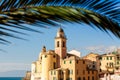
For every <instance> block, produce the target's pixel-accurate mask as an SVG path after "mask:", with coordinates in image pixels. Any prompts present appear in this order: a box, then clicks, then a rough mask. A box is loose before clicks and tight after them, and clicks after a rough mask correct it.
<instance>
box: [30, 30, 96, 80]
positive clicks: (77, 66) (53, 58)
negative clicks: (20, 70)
mask: <svg viewBox="0 0 120 80" xmlns="http://www.w3.org/2000/svg"><path fill="white" fill-rule="evenodd" d="M66 43H67V38H66V36H65V34H64V31H63V29H62V28H60V29H59V30H58V32H57V36H56V37H55V50H48V51H47V50H46V47H45V46H44V47H43V49H42V51H41V52H40V55H39V59H38V60H37V61H35V62H33V63H32V65H31V80H98V76H97V75H98V72H97V70H96V69H93V68H92V67H90V66H91V65H92V63H93V62H92V61H91V60H86V59H81V58H80V56H77V55H74V54H68V53H67V46H66Z"/></svg>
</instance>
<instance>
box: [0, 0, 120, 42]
mask: <svg viewBox="0 0 120 80" xmlns="http://www.w3.org/2000/svg"><path fill="white" fill-rule="evenodd" d="M119 4H120V3H119V2H118V1H116V0H0V43H1V44H6V43H10V41H8V40H6V39H4V36H7V37H13V38H18V39H23V38H20V37H17V36H16V35H14V33H19V34H23V35H25V34H26V33H22V32H21V31H20V29H22V30H28V31H34V32H40V31H38V30H36V29H33V28H30V27H28V26H25V25H24V24H28V25H33V26H40V27H45V25H52V26H58V25H59V23H63V22H70V23H71V22H76V23H85V24H88V25H90V26H91V27H93V28H96V27H97V28H99V29H100V30H101V31H104V32H107V33H108V31H110V32H112V33H113V34H114V35H115V36H116V37H118V38H120V7H119ZM9 32H12V33H9Z"/></svg>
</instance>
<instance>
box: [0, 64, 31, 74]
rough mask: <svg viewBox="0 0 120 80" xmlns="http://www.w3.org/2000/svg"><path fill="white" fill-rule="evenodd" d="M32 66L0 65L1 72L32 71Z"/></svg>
mask: <svg viewBox="0 0 120 80" xmlns="http://www.w3.org/2000/svg"><path fill="white" fill-rule="evenodd" d="M30 67H31V66H30V64H25V63H0V72H7V71H12V70H26V71H27V70H30Z"/></svg>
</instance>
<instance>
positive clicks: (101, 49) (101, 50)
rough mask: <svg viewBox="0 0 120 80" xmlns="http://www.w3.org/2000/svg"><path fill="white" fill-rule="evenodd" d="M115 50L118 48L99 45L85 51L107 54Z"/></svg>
mask: <svg viewBox="0 0 120 80" xmlns="http://www.w3.org/2000/svg"><path fill="white" fill-rule="evenodd" d="M117 48H118V47H117V46H104V45H100V46H90V47H87V48H85V49H86V50H88V51H89V52H96V53H109V52H113V51H116V49H117Z"/></svg>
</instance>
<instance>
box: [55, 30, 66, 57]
mask: <svg viewBox="0 0 120 80" xmlns="http://www.w3.org/2000/svg"><path fill="white" fill-rule="evenodd" d="M66 40H67V39H66V36H65V34H64V31H63V29H62V28H59V29H58V32H57V36H56V37H55V53H56V54H58V56H59V58H60V59H64V58H65V57H66V55H67V52H66V50H67V48H66Z"/></svg>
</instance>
